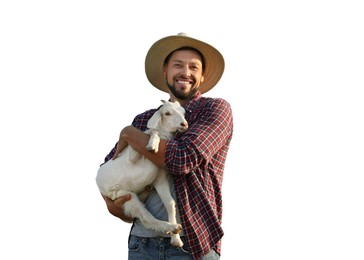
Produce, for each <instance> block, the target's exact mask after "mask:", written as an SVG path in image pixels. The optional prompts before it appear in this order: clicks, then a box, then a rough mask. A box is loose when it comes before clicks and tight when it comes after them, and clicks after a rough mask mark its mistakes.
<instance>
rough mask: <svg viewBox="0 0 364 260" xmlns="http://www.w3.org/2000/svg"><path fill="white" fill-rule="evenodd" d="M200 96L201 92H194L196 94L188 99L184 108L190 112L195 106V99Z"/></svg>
mask: <svg viewBox="0 0 364 260" xmlns="http://www.w3.org/2000/svg"><path fill="white" fill-rule="evenodd" d="M200 98H201V92H200V91H198V92H197V93H196V95H195V96H194V97H193V99H192V100H191V101H189V102H188V103H187V104H186V105H185V106H184V109H185V110H186V111H187V112H192V111H193V110H194V108H195V107H196V106H197V103H198V102H197V100H199V99H200Z"/></svg>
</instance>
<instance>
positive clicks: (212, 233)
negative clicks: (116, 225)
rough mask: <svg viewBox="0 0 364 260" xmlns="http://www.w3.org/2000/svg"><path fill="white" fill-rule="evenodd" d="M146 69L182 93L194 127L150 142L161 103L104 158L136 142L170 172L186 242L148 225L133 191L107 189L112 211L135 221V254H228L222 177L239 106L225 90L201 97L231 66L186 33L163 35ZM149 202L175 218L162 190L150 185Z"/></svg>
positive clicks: (136, 257)
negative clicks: (151, 146) (131, 205)
mask: <svg viewBox="0 0 364 260" xmlns="http://www.w3.org/2000/svg"><path fill="white" fill-rule="evenodd" d="M145 71H146V75H147V78H148V80H149V81H150V83H151V84H152V85H153V86H154V87H156V88H157V89H159V90H162V91H164V92H167V93H168V94H169V96H170V100H171V101H175V100H177V101H179V102H180V103H181V105H182V106H183V107H184V108H185V110H186V119H187V121H188V125H189V129H188V131H186V132H184V133H176V135H175V138H174V139H173V140H161V142H160V145H159V151H158V153H155V154H154V153H151V152H149V151H148V150H147V149H146V145H147V143H148V140H149V136H148V135H147V134H145V133H144V131H145V130H146V129H147V128H146V127H147V121H148V120H149V118H150V117H151V116H152V115H153V113H154V112H155V111H156V110H157V108H155V109H151V110H148V111H146V112H144V113H142V114H139V115H138V116H136V117H135V119H134V120H133V123H132V125H131V126H127V127H125V128H124V129H123V130H122V131H121V133H120V139H119V142H118V143H117V145H116V146H115V147H114V148H113V149H112V151H111V152H110V153H109V154H108V155H107V156H106V158H105V161H107V160H110V159H115V158H116V157H117V156H118V154H119V153H120V152H121V151H122V149H123V148H124V147H125V146H126V145H131V146H132V147H133V148H134V149H136V150H137V151H138V152H140V153H141V154H143V155H144V156H145V157H147V158H148V159H149V160H151V161H152V162H153V163H155V164H156V165H158V166H159V167H162V168H165V169H166V170H167V171H168V172H169V173H170V176H171V177H170V185H171V190H172V193H173V196H174V198H175V200H176V203H177V219H178V223H181V224H182V228H183V231H182V233H181V238H182V240H183V242H184V246H183V248H175V247H173V246H172V245H170V240H169V237H168V236H167V235H165V234H160V233H156V232H154V231H152V230H147V229H145V228H144V226H143V225H142V224H141V223H140V221H139V220H137V219H136V220H133V219H131V218H130V217H128V216H126V215H125V214H124V212H123V204H124V203H125V202H126V201H128V200H129V199H130V196H128V195H126V196H123V197H120V198H118V199H117V200H115V201H112V200H110V199H108V198H106V197H104V199H105V202H106V205H107V207H108V210H109V212H110V213H111V214H112V215H114V216H116V217H118V218H120V219H122V220H123V221H125V222H133V225H132V228H131V232H130V237H129V245H128V247H129V260H140V259H203V260H208V259H219V258H220V254H221V239H222V236H223V234H224V233H223V230H222V228H221V221H222V194H221V189H222V181H223V173H224V165H225V160H226V156H227V152H228V150H229V145H230V141H231V139H232V134H233V117H232V110H231V107H230V105H229V103H228V102H226V101H225V100H223V99H221V98H207V97H202V95H201V94H203V93H206V92H207V91H209V90H210V89H212V88H213V87H214V86H215V85H216V84H217V83H218V81H219V80H220V78H221V76H222V74H223V71H224V59H223V56H222V55H221V53H220V52H219V51H218V50H217V49H215V48H214V47H212V46H211V45H209V44H207V43H205V42H202V41H199V40H197V39H193V38H191V37H188V36H186V35H185V34H178V35H177V36H168V37H165V38H162V39H160V40H159V41H157V42H156V43H154V44H153V45H152V47H151V48H150V49H149V51H148V53H147V56H146V60H145ZM145 205H146V208H147V209H148V210H149V211H150V212H151V213H152V214H153V215H154V216H155V217H156V218H158V219H161V220H166V221H167V220H168V217H167V212H166V210H165V209H164V207H163V204H162V202H161V201H160V198H159V196H158V195H157V193H156V192H154V191H151V194H150V196H149V197H148V198H147V200H146V201H145Z"/></svg>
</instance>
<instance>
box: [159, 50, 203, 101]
mask: <svg viewBox="0 0 364 260" xmlns="http://www.w3.org/2000/svg"><path fill="white" fill-rule="evenodd" d="M164 77H165V78H166V81H167V84H168V88H169V90H170V91H171V92H172V94H173V95H174V96H175V97H176V98H178V99H182V100H184V99H191V98H192V97H193V96H194V95H195V94H196V92H197V91H198V88H199V86H200V84H201V82H203V80H204V77H203V71H202V62H201V56H200V55H199V54H198V53H197V52H195V51H193V50H178V51H175V52H174V53H173V54H172V55H171V57H170V59H169V61H168V63H167V64H166V65H165V67H164Z"/></svg>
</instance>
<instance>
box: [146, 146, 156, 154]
mask: <svg viewBox="0 0 364 260" xmlns="http://www.w3.org/2000/svg"><path fill="white" fill-rule="evenodd" d="M147 150H148V151H149V152H151V153H157V152H158V150H157V149H154V148H153V147H147Z"/></svg>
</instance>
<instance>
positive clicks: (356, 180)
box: [0, 0, 364, 260]
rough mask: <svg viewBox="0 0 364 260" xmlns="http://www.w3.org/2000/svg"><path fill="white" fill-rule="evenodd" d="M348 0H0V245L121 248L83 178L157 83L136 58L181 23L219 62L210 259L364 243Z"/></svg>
mask: <svg viewBox="0 0 364 260" xmlns="http://www.w3.org/2000/svg"><path fill="white" fill-rule="evenodd" d="M363 13H364V9H363V7H362V4H361V1H351V0H345V1H323V0H315V1H310V0H308V1H282V0H280V1H231V3H230V2H229V1H225V2H222V1H213V0H209V1H207V0H206V1H178V2H176V1H167V0H164V1H162V0H158V1H157V0H154V1H146V0H145V1H97V0H94V1H93V0H87V1H86V0H85V1H81V0H72V1H70V0H63V1H39V0H35V1H17V0H14V1H10V0H9V1H1V3H0V37H1V40H0V45H1V48H0V87H1V93H0V113H1V114H0V115H1V128H0V131H1V134H0V153H1V183H2V185H1V189H0V200H1V201H0V203H1V208H2V209H1V214H0V220H1V221H0V238H1V244H0V247H1V249H0V258H1V259H126V257H127V237H128V232H129V228H130V225H129V224H126V223H123V222H121V221H120V220H118V219H116V218H114V217H113V216H111V215H110V214H109V213H108V212H107V209H106V206H105V204H104V201H103V200H102V198H101V196H100V194H99V192H98V189H97V186H96V182H95V176H96V172H97V169H98V165H99V164H100V163H101V162H102V161H103V158H104V156H105V155H106V154H107V153H108V152H109V151H110V149H111V148H112V147H113V145H114V144H115V142H116V141H117V138H118V135H119V132H120V130H121V129H122V127H124V126H126V125H128V124H130V123H131V120H132V119H133V117H134V116H135V115H136V114H137V113H140V112H143V111H145V110H146V109H149V108H154V107H157V106H159V105H160V101H159V100H160V99H166V98H168V97H167V95H166V94H165V93H162V92H160V91H158V90H157V89H155V88H154V87H152V86H151V85H150V83H149V82H148V81H147V79H146V76H145V73H144V58H145V55H146V52H147V51H148V49H149V47H150V46H151V45H152V44H153V43H154V42H155V41H156V40H158V39H160V38H162V37H164V36H168V35H175V34H177V33H179V32H186V33H188V34H189V35H190V36H193V37H196V38H198V39H201V40H204V41H206V42H208V43H210V44H212V45H214V46H215V47H216V48H218V49H219V50H220V51H221V52H222V53H223V54H224V57H225V61H226V70H225V74H224V76H223V78H222V80H221V81H220V82H219V84H218V85H217V86H216V87H215V88H214V89H213V90H211V91H210V92H208V93H207V94H206V96H211V97H222V98H224V99H226V100H228V101H229V102H230V104H231V106H232V108H233V112H234V126H235V128H234V139H233V141H232V144H231V149H230V152H229V156H228V160H227V163H226V171H225V179H224V183H223V186H224V193H223V197H224V218H223V227H224V230H225V236H224V237H223V249H222V257H221V259H222V260H230V259H239V260H240V259H242V260H255V259H259V260H260V259H280V260H283V259H287V260H298V259H304V260H307V259H310V260H312V259H319V260H322V259H330V260H332V259H343V260H348V259H350V260H354V259H360V260H362V259H364V247H363V245H364V235H363V234H364V221H363V219H364V208H363V203H364V189H363V184H364V182H363V174H364V166H363V159H364V137H363V133H364V122H363V120H364V117H363V114H364V102H363V100H364V94H363V87H364V79H363V78H364V77H363V76H364V75H363V72H364V48H363V46H364V37H363V32H364V26H363V25H364V18H363V17H364V16H363Z"/></svg>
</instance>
